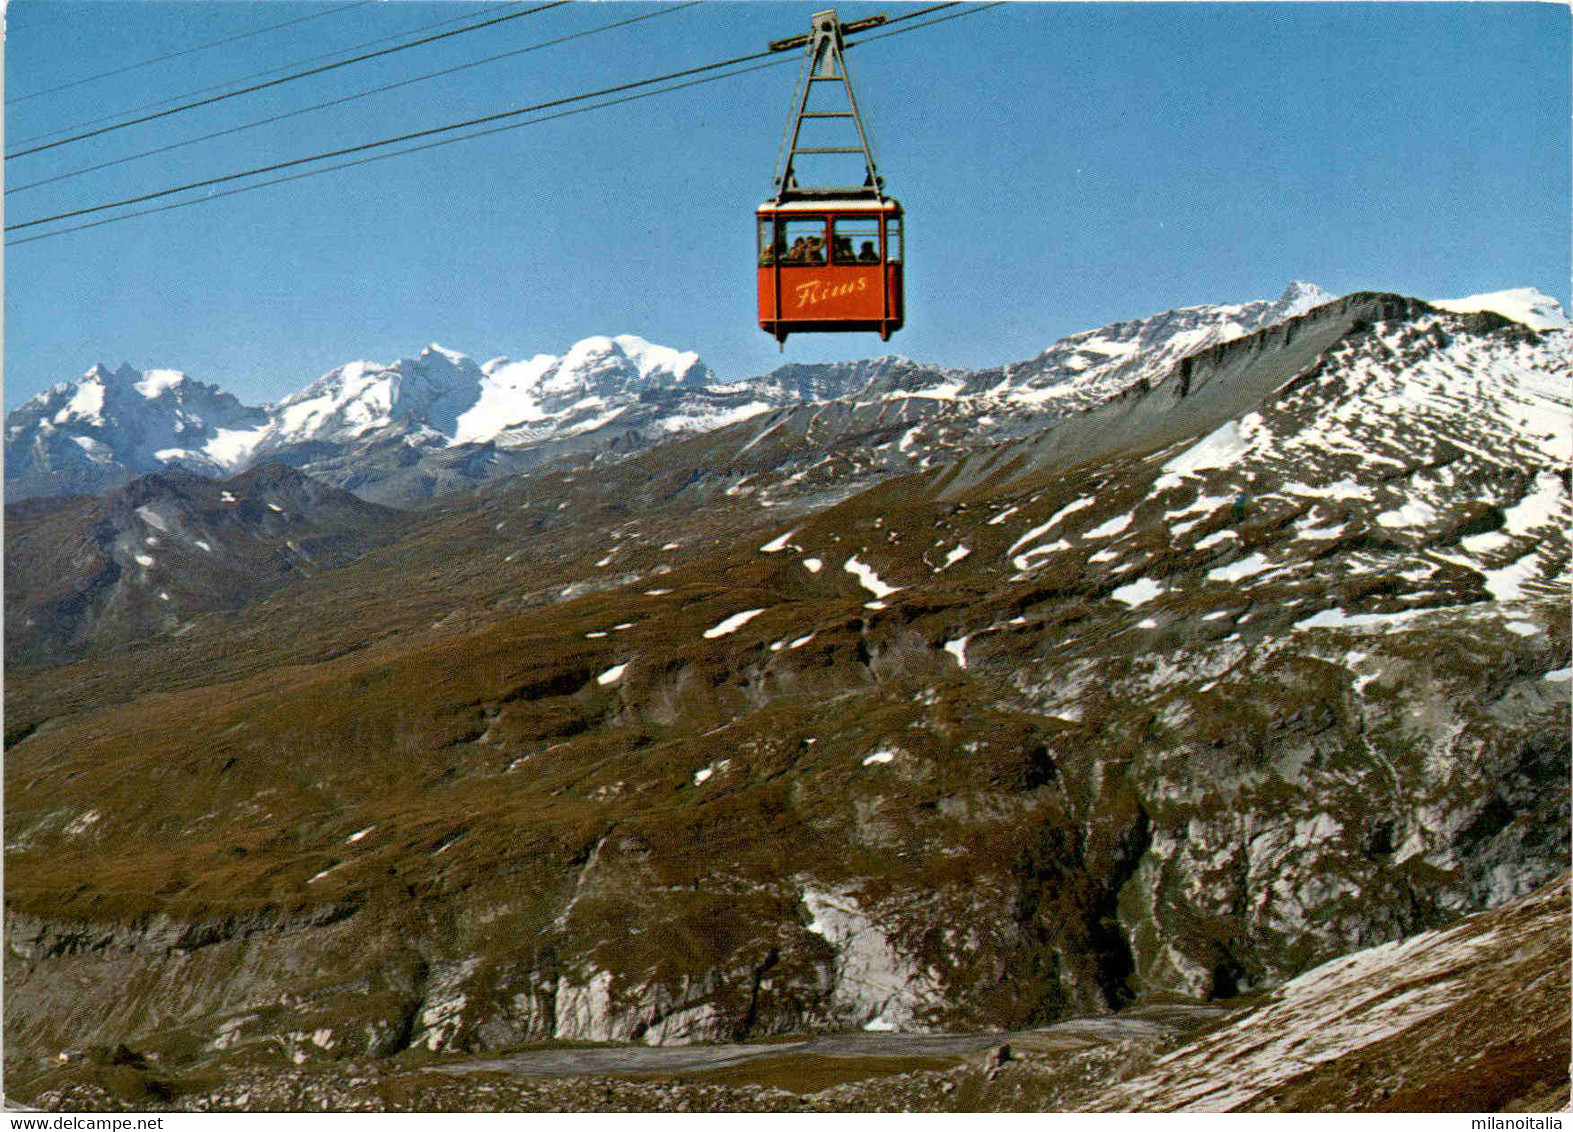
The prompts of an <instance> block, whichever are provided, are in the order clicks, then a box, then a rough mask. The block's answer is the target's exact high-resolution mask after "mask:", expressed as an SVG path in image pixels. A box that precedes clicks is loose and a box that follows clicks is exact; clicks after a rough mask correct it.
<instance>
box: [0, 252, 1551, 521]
mask: <svg viewBox="0 0 1573 1132" xmlns="http://www.w3.org/2000/svg"><path fill="white" fill-rule="evenodd" d="M1331 299H1332V296H1331V295H1329V294H1327V293H1326V292H1325V291H1322V290H1321V289H1320V288H1318V287H1316V286H1314V285H1312V284H1309V283H1301V282H1296V283H1292V284H1290V285H1289V287H1288V288H1287V289H1286V290H1285V291H1284V293H1283V295H1282V296H1280V297H1279V298H1278V299H1277V300H1274V301H1266V300H1263V301H1257V302H1250V303H1240V304H1216V305H1207V306H1197V307H1186V308H1181V309H1178V310H1172V311H1166V312H1163V313H1161V314H1158V315H1154V316H1152V317H1149V318H1143V319H1133V320H1129V321H1125V322H1118V323H1113V324H1111V325H1109V326H1105V327H1100V328H1098V329H1095V330H1088V331H1084V332H1081V333H1078V334H1073V335H1070V336H1069V337H1067V338H1064V339H1061V340H1060V341H1058V342H1056V343H1054V344H1053V345H1051V346H1050V347H1049V348H1048V349H1046V350H1045V351H1044V352H1043V353H1041V354H1039V355H1038V356H1037V357H1035V358H1031V359H1028V360H1026V361H1022V362H1017V363H1012V364H1009V365H1004V366H999V367H994V368H988V369H982V370H943V369H939V368H936V367H933V366H928V365H924V364H921V363H917V362H912V361H910V360H908V359H905V358H900V357H889V356H887V357H883V358H877V359H871V360H867V361H861V362H853V363H840V364H828V365H827V364H819V365H801V364H793V365H786V366H783V367H781V368H779V369H777V370H775V371H773V372H771V373H769V374H765V375H763V376H759V377H754V378H750V379H747V380H743V381H736V382H730V383H723V382H721V381H720V380H718V379H717V377H716V375H715V374H714V373H712V372H711V370H710V369H709V368H708V367H707V366H705V364H704V363H703V362H702V361H701V360H700V358H699V356H698V355H697V354H695V353H693V352H684V351H679V350H675V349H671V348H668V347H664V346H657V345H653V344H651V343H649V342H646V341H645V340H643V339H641V338H637V337H634V336H632V335H620V336H617V337H594V338H587V339H585V340H583V341H581V342H578V343H576V344H575V345H574V346H572V347H571V348H570V349H569V350H568V351H567V352H566V353H565V354H563V355H561V356H557V355H551V354H538V355H536V356H534V357H532V358H530V359H528V360H523V361H513V360H510V359H508V358H506V357H502V358H494V359H492V360H490V361H487V362H486V363H484V364H477V363H476V362H475V361H474V360H473V359H471V358H470V357H468V356H467V355H465V354H461V353H457V352H454V351H452V350H447V349H444V348H443V347H441V346H438V345H436V344H433V345H431V346H428V347H427V348H426V349H424V350H422V351H421V353H420V354H419V355H418V356H416V357H414V358H405V359H401V360H399V361H396V362H394V363H393V364H391V365H381V364H379V363H376V362H370V361H355V362H351V363H349V364H347V365H342V366H339V367H337V368H335V369H332V370H330V371H329V372H327V373H326V374H324V375H323V376H321V377H319V378H318V379H316V380H315V381H313V382H311V383H310V384H308V385H307V386H305V387H304V388H303V389H301V390H300V391H299V392H296V393H293V394H291V395H289V396H288V397H285V398H283V399H282V400H281V401H279V402H277V403H276V404H273V405H268V406H262V407H256V406H247V405H243V404H242V403H241V402H240V401H239V400H237V399H236V398H235V397H233V396H232V395H230V394H229V393H226V392H224V391H223V390H222V389H221V388H219V387H218V386H217V385H213V384H207V383H205V382H202V381H199V380H196V379H195V378H192V377H189V376H187V375H185V374H183V373H181V372H179V371H176V370H170V369H150V370H147V371H145V372H144V371H138V370H135V369H133V368H131V367H130V366H128V365H121V366H120V367H119V368H117V369H113V370H112V369H110V368H108V367H107V366H104V365H95V366H94V367H93V368H92V369H90V370H88V371H87V372H86V373H85V374H83V375H82V376H81V377H80V378H77V379H76V380H74V381H67V382H61V383H59V384H56V385H54V386H53V387H51V388H50V389H48V390H46V391H45V392H43V393H40V394H39V395H38V396H36V397H34V398H33V399H32V400H30V401H28V402H27V403H25V404H24V405H22V406H20V407H19V408H17V409H16V410H15V411H13V412H12V413H10V414H9V415H8V417H7V418H6V434H5V436H6V439H5V476H6V497H7V498H8V499H11V500H16V499H22V498H27V497H29V496H38V495H58V494H70V493H85V494H101V493H103V492H105V491H108V490H111V489H113V488H115V487H117V486H119V485H120V484H123V483H125V482H127V481H129V480H130V479H132V478H133V477H135V476H138V475H142V474H145V473H148V472H153V471H160V470H163V469H167V468H172V467H181V468H185V469H187V470H188V471H191V472H194V473H196V474H198V475H203V476H209V477H217V476H226V475H232V474H234V473H236V472H239V471H242V470H244V469H246V468H248V467H254V466H256V465H257V464H259V463H261V462H263V461H267V460H276V461H281V462H284V463H287V464H290V465H292V466H294V467H297V468H300V469H302V470H304V471H306V472H307V473H308V474H310V475H312V476H313V477H314V478H316V479H319V480H321V481H323V482H325V483H329V484H332V485H334V486H337V487H341V488H345V489H347V490H350V491H354V492H355V493H357V494H358V495H360V496H362V497H363V498H365V499H368V500H372V501H375V502H381V503H390V504H395V505H407V504H410V503H413V502H416V501H419V500H421V499H425V498H430V497H433V496H442V495H446V494H451V493H452V492H454V491H460V490H467V489H469V488H473V487H474V486H475V485H477V484H479V483H481V482H483V481H485V480H487V479H491V478H494V477H495V476H498V475H504V474H509V473H513V472H518V471H522V470H524V469H526V468H529V467H534V466H536V465H538V464H540V463H543V462H545V461H548V460H551V459H554V458H557V457H560V456H564V455H572V454H582V455H585V456H588V457H597V456H600V457H606V456H621V455H626V454H627V453H629V452H632V451H638V450H642V449H644V448H648V447H649V446H651V445H653V444H657V443H661V442H663V441H665V440H668V439H670V438H672V437H675V436H683V435H693V434H697V433H702V432H707V431H710V430H713V429H715V428H718V427H721V426H723V425H726V424H730V423H733V422H736V421H740V420H745V419H748V418H750V417H754V416H758V415H760V414H764V413H767V412H770V411H772V410H783V409H792V408H795V407H797V406H800V405H805V404H818V403H823V402H831V401H841V402H845V403H847V404H848V405H853V406H856V405H866V404H872V403H876V402H877V403H880V404H888V403H890V402H894V401H901V402H907V403H908V404H907V408H906V411H907V413H908V415H909V416H910V417H912V418H913V421H914V423H915V424H921V425H922V427H923V428H924V429H926V430H928V433H932V432H933V430H934V429H936V428H938V427H939V426H940V425H941V424H947V423H948V425H949V426H950V428H951V430H952V431H953V432H963V433H965V434H966V436H965V441H966V442H967V443H971V444H976V443H983V442H988V441H995V440H999V439H1008V438H1010V437H1012V436H1014V435H1018V434H1021V433H1022V432H1023V431H1024V430H1025V431H1031V430H1033V429H1036V428H1040V427H1042V425H1043V424H1044V423H1046V420H1052V419H1054V418H1057V417H1059V416H1062V415H1064V414H1066V413H1071V412H1078V411H1080V410H1082V409H1085V408H1087V407H1089V406H1091V405H1094V404H1097V403H1099V402H1100V401H1102V400H1104V399H1106V398H1107V397H1109V396H1111V395H1112V394H1115V393H1118V392H1120V391H1121V390H1123V389H1127V388H1133V387H1136V386H1138V385H1140V384H1141V383H1142V382H1143V381H1148V382H1151V381H1153V380H1156V379H1157V378H1158V377H1160V376H1161V375H1162V374H1163V373H1165V372H1166V371H1167V370H1168V369H1169V368H1170V367H1171V366H1173V364H1174V363H1175V362H1177V361H1178V360H1179V359H1180V358H1182V357H1184V356H1186V355H1189V354H1194V353H1196V352H1197V351H1199V350H1202V349H1205V348H1207V347H1209V346H1212V345H1215V344H1217V343H1219V342H1224V341H1229V340H1231V339H1235V338H1239V337H1243V336H1245V335H1247V334H1250V333H1253V332H1255V331H1257V330H1260V329H1262V328H1264V327H1267V326H1271V325H1274V324H1276V323H1278V322H1281V321H1283V320H1284V319H1286V318H1290V317H1293V316H1295V315H1299V314H1303V313H1305V312H1306V311H1308V310H1310V309H1312V308H1314V307H1316V306H1318V305H1321V304H1323V303H1326V302H1328V301H1330V300H1331ZM1437 305H1439V306H1442V307H1445V308H1447V309H1450V310H1481V309H1492V310H1497V311H1499V312H1501V313H1504V314H1505V315H1507V317H1510V318H1514V319H1515V320H1517V321H1520V322H1523V323H1524V324H1525V325H1528V326H1530V327H1539V328H1545V327H1556V326H1563V325H1566V324H1567V319H1566V318H1565V316H1564V315H1563V314H1562V312H1561V309H1560V308H1559V307H1558V306H1557V304H1556V301H1555V300H1554V299H1551V298H1549V297H1547V296H1544V295H1541V294H1539V293H1538V292H1535V291H1533V290H1529V289H1525V290H1519V291H1507V292H1500V293H1496V294H1492V295H1482V296H1475V297H1472V298H1470V299H1462V300H1452V301H1449V302H1444V303H1439V304H1437ZM925 403H926V404H925ZM930 438H931V437H930V436H929V435H928V434H927V433H924V434H918V435H915V436H914V437H913V438H912V440H911V441H909V443H908V445H907V446H906V447H907V448H908V449H911V448H913V447H914V445H916V444H917V442H918V441H920V440H927V439H930Z"/></svg>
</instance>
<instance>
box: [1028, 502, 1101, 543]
mask: <svg viewBox="0 0 1573 1132" xmlns="http://www.w3.org/2000/svg"><path fill="white" fill-rule="evenodd" d="M1097 501H1098V497H1097V496H1096V495H1084V496H1082V497H1081V498H1080V499H1075V500H1072V501H1071V502H1070V503H1067V504H1066V505H1065V506H1064V507H1061V508H1060V509H1059V510H1058V511H1056V512H1054V514H1052V515H1050V516H1049V521H1048V522H1046V523H1044V524H1043V525H1042V526H1037V527H1033V528H1032V530H1030V531H1028V532H1027V533H1026V534H1024V535H1022V536H1021V537H1020V538H1019V539H1017V540H1016V541H1015V542H1013V543H1011V544H1010V547H1009V548H1008V549H1007V550H1006V551H1005V553H1006V554H1007V555H1009V554H1015V553H1016V551H1017V550H1018V549H1019V548H1020V547H1023V546H1026V545H1027V544H1028V543H1029V542H1031V541H1033V540H1034V539H1036V538H1037V537H1038V536H1039V535H1042V534H1046V533H1047V532H1048V531H1049V530H1050V528H1052V527H1053V526H1054V524H1055V523H1058V522H1059V521H1060V520H1061V519H1063V518H1065V516H1067V515H1071V514H1074V513H1075V512H1077V511H1080V510H1081V509H1082V508H1084V507H1091V506H1092V505H1093V504H1094V503H1096V502H1097Z"/></svg>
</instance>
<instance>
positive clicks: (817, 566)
mask: <svg viewBox="0 0 1573 1132" xmlns="http://www.w3.org/2000/svg"><path fill="white" fill-rule="evenodd" d="M824 565H825V564H824V562H822V561H821V560H820V559H818V558H805V559H803V569H805V570H807V571H808V572H809V573H810V574H817V573H819V571H820V570H821V569H823V568H824Z"/></svg>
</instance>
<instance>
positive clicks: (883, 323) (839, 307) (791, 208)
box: [756, 192, 903, 343]
mask: <svg viewBox="0 0 1573 1132" xmlns="http://www.w3.org/2000/svg"><path fill="white" fill-rule="evenodd" d="M756 214H757V216H758V220H759V224H758V229H759V247H758V252H759V325H760V328H761V329H763V330H764V331H765V332H766V333H768V334H771V335H773V336H774V337H775V339H776V341H778V342H781V343H785V342H786V339H787V335H788V334H793V333H799V332H824V331H873V332H874V333H876V334H878V335H879V336H880V338H881V339H889V338H890V336H891V334H893V333H894V332H895V331H897V330H900V329H901V323H902V318H903V309H902V301H901V300H902V295H901V263H902V237H901V205H900V204H899V203H897V202H896V201H894V200H892V199H890V198H889V197H887V196H884V195H883V194H880V195H873V194H871V195H869V196H866V197H858V196H855V195H853V194H852V193H841V194H837V195H829V194H826V195H816V194H812V193H803V192H799V193H794V194H792V196H791V198H790V199H787V200H770V201H766V202H765V203H764V204H762V205H760V206H759V208H758V209H757V210H756Z"/></svg>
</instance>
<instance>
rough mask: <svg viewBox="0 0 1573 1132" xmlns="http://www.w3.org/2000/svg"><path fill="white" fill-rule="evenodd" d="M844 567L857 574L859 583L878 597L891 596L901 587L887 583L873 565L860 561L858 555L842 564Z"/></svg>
mask: <svg viewBox="0 0 1573 1132" xmlns="http://www.w3.org/2000/svg"><path fill="white" fill-rule="evenodd" d="M842 569H843V570H845V571H846V572H847V573H848V574H855V575H856V576H857V580H858V583H859V584H860V585H862V587H863V588H864V589H865V590H867V591H868V592H869V593H871V594H873V595H874V596H875V597H877V598H883V597H889V596H890V595H891V594H893V593H895V592H896V591H897V590H899V589H901V587H900V586H892V585H887V584H886V583H885V582H883V581H881V580H880V577H879V575H878V574H876V573H875V572H874V569H873V567H871V566H869V565H867V564H866V563H863V562H859V561H858V556H857V555H855V554H854V555H853V556H852V557H851V558H848V559H847V560H846V564H845V565H844V566H842Z"/></svg>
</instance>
